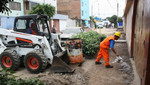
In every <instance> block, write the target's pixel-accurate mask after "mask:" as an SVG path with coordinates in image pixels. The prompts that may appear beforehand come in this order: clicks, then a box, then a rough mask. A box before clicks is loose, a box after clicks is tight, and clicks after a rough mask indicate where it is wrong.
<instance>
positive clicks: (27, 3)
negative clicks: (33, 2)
mask: <svg viewBox="0 0 150 85" xmlns="http://www.w3.org/2000/svg"><path fill="white" fill-rule="evenodd" d="M26 10H29V1H26Z"/></svg>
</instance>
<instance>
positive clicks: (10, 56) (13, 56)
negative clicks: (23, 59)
mask: <svg viewBox="0 0 150 85" xmlns="http://www.w3.org/2000/svg"><path fill="white" fill-rule="evenodd" d="M0 64H1V66H2V68H4V69H5V68H8V69H10V70H14V71H15V70H17V69H18V68H19V66H20V57H19V56H18V55H17V52H16V51H14V50H9V49H7V50H5V51H4V52H2V54H1V55H0Z"/></svg>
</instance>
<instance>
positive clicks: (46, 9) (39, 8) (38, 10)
mask: <svg viewBox="0 0 150 85" xmlns="http://www.w3.org/2000/svg"><path fill="white" fill-rule="evenodd" d="M29 14H46V15H48V16H49V17H52V16H53V15H54V14H55V7H53V6H51V5H48V4H42V5H40V4H37V5H36V6H33V7H32V10H31V11H30V12H29Z"/></svg>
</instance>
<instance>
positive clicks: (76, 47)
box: [66, 38, 83, 63]
mask: <svg viewBox="0 0 150 85" xmlns="http://www.w3.org/2000/svg"><path fill="white" fill-rule="evenodd" d="M66 43H67V53H68V56H69V60H70V63H82V62H83V52H82V48H81V43H82V40H81V39H78V38H76V39H69V40H67V41H66Z"/></svg>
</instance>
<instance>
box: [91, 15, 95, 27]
mask: <svg viewBox="0 0 150 85" xmlns="http://www.w3.org/2000/svg"><path fill="white" fill-rule="evenodd" d="M90 24H91V27H92V26H93V25H94V26H95V24H96V22H95V21H94V17H92V16H90Z"/></svg>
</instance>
